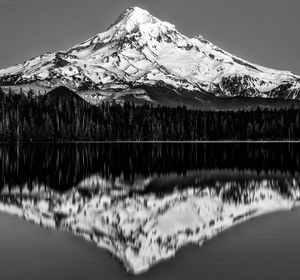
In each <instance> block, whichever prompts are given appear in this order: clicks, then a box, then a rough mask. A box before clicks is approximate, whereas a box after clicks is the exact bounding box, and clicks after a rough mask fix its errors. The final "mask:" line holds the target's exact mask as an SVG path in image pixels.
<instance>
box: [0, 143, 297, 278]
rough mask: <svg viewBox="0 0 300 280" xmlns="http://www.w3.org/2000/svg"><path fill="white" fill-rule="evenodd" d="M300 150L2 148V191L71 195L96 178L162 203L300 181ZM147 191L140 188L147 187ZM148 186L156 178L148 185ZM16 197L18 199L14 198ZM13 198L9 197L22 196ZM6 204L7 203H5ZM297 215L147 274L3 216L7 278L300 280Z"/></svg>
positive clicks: (1, 250) (259, 223) (0, 250)
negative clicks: (219, 188)
mask: <svg viewBox="0 0 300 280" xmlns="http://www.w3.org/2000/svg"><path fill="white" fill-rule="evenodd" d="M299 148H300V145H298V144H143V145H137V144H101V145H100V144H99V145H98V144H77V145H75V144H66V145H51V144H49V145H45V144H32V145H20V146H16V145H5V144H3V145H0V167H1V174H0V187H1V188H2V189H4V188H8V189H9V190H15V189H19V190H20V193H21V190H22V189H23V188H24V186H26V187H27V188H29V189H30V188H31V187H33V186H36V185H41V186H47V187H49V188H51V189H53V190H54V191H56V192H61V193H64V192H66V191H68V190H69V189H71V188H74V187H76V186H78V184H80V182H82V181H83V180H85V179H87V178H89V177H91V176H95V175H97V176H101V178H105V179H106V180H108V181H110V182H114V183H115V184H118V185H119V184H123V185H126V186H127V187H129V188H132V194H134V192H137V191H138V192H143V193H149V192H151V193H152V192H153V193H156V194H159V195H163V194H164V193H168V192H171V191H172V190H174V188H185V187H188V186H195V187H197V188H201V187H203V186H207V185H210V186H215V185H218V184H219V183H220V182H221V183H222V182H233V183H235V184H239V186H244V187H247V185H248V184H249V182H253V181H260V180H268V181H270V182H271V183H272V185H274V187H276V188H278V189H280V191H281V192H282V193H284V192H285V189H286V182H289V181H291V180H294V181H297V182H298V180H299V167H300V166H299V165H300V160H299V159H300V154H299V153H300V149H299ZM146 178H147V179H148V180H147V184H143V187H142V188H138V190H137V188H136V186H137V184H139V183H140V182H141V181H143V180H144V179H146ZM149 178H150V179H149ZM12 193H13V194H12ZM12 193H10V194H9V195H10V199H11V198H12V197H14V198H15V196H16V192H15V191H14V192H12ZM5 199H6V198H5ZM299 259H300V209H299V208H297V209H294V210H292V211H291V212H281V213H273V214H269V215H266V216H263V217H259V218H255V219H253V220H250V221H247V222H246V223H243V224H240V225H238V226H236V227H234V228H231V229H229V230H227V231H226V232H224V233H222V234H220V235H219V236H217V237H216V238H214V239H212V240H211V241H209V242H207V243H204V245H203V246H202V247H201V248H199V247H197V246H192V245H190V246H187V247H185V248H183V249H181V250H180V251H179V252H178V253H177V255H176V257H175V258H173V259H171V260H169V261H166V262H162V263H160V264H158V265H156V266H154V267H152V268H151V269H150V270H149V271H148V272H147V273H145V274H143V275H140V276H131V275H128V274H127V273H126V272H125V270H124V269H123V267H122V266H121V265H120V263H119V262H118V261H117V260H116V259H114V258H113V257H112V256H111V255H110V254H108V253H107V252H106V251H105V250H102V249H99V248H97V247H96V246H94V245H92V244H90V243H88V242H86V241H84V240H82V239H81V238H78V237H74V236H73V235H72V234H69V233H65V232H57V231H54V230H46V229H43V228H41V227H39V226H36V225H32V224H30V223H28V222H26V221H23V220H20V219H18V218H15V217H12V216H10V215H7V214H3V213H0V279H5V280H6V279H18V280H19V279H30V280H33V279H46V280H48V279H64V280H65V279H73V280H76V279H91V280H92V279H222V280H224V279H230V280H234V279H238V280H242V279H249V280H250V279H264V280H265V279H299V275H298V274H299V272H298V268H297V267H298V266H297V265H298V262H299Z"/></svg>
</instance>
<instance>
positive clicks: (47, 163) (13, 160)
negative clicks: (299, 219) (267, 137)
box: [0, 143, 300, 191]
mask: <svg viewBox="0 0 300 280" xmlns="http://www.w3.org/2000/svg"><path fill="white" fill-rule="evenodd" d="M299 148H300V144H296V143H294V144H292V143H284V144H283V143H282V144H280V143H268V144H267V143H264V144H262V143H253V144H250V143H249V144H245V143H236V144H233V143H218V144H211V143H207V144H202V143H201V144H200V143H197V144H196V143H195V144H190V143H185V144H183V143H173V144H167V143H161V144H159V143H155V144H154V143H147V144H136V143H129V144H121V143H110V144H97V143H93V144H86V143H80V144H75V143H74V144H1V145H0V168H1V175H0V188H3V187H4V186H8V187H13V186H20V187H22V186H23V185H25V184H26V185H27V186H28V187H29V188H30V187H31V186H33V185H34V184H43V185H46V186H48V187H50V188H52V189H55V190H59V191H64V190H67V189H70V188H72V187H74V186H76V185H77V184H78V183H79V182H81V181H82V180H84V179H86V178H88V177H90V176H93V175H98V176H100V177H103V178H105V179H108V180H111V179H112V180H113V179H115V178H121V179H122V180H124V181H127V182H131V181H134V180H135V178H137V177H139V178H141V177H142V178H143V177H149V176H152V177H161V176H164V175H169V174H177V175H180V176H181V175H183V176H184V175H186V174H187V173H190V172H195V171H203V170H206V171H208V172H209V171H214V170H231V171H234V170H236V171H238V172H239V173H240V174H242V176H245V177H247V176H254V175H255V176H260V175H261V174H270V173H272V174H273V175H276V174H277V175H278V174H280V176H286V177H293V176H298V175H299V167H300V162H299V159H300V149H299ZM249 172H250V173H249ZM249 174H250V175H249ZM213 179H214V178H210V180H213Z"/></svg>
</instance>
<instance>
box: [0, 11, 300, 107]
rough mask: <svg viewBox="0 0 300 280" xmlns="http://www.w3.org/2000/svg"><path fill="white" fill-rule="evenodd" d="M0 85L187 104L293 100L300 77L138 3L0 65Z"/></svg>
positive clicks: (91, 98)
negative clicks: (100, 28) (78, 38)
mask: <svg viewBox="0 0 300 280" xmlns="http://www.w3.org/2000/svg"><path fill="white" fill-rule="evenodd" d="M0 85H2V86H4V87H5V86H11V87H13V88H15V87H17V88H18V87H23V88H24V91H25V92H26V90H28V89H29V88H31V89H33V90H34V91H36V92H37V93H38V92H40V93H43V92H45V91H48V90H49V89H51V88H53V87H57V86H59V85H64V86H67V87H69V88H70V89H72V90H75V91H78V92H79V93H80V94H81V96H83V97H84V98H86V99H87V100H88V101H89V102H92V103H99V102H101V101H103V100H110V99H112V98H113V99H114V100H119V99H120V100H121V99H123V98H124V96H128V95H130V96H133V98H134V100H136V101H138V100H142V101H147V102H157V100H154V99H153V98H152V97H151V94H149V88H154V89H161V88H165V89H167V90H168V91H169V92H171V95H173V96H176V95H177V96H178V95H179V96H188V97H189V98H190V101H189V102H190V103H192V102H193V101H194V102H196V103H197V102H198V103H199V98H200V99H201V96H203V95H207V94H209V95H210V96H211V95H212V96H217V97H232V96H242V97H269V98H280V99H299V98H300V77H299V76H296V75H293V74H292V73H290V72H286V71H277V70H273V69H269V68H265V67H261V66H259V65H255V64H252V63H249V62H247V61H245V60H243V59H240V58H238V57H236V56H234V55H231V54H230V53H228V52H226V51H223V50H222V49H220V48H218V47H217V46H215V45H214V44H212V43H211V42H209V41H207V40H205V39H204V38H202V37H201V36H197V37H194V38H188V37H187V36H184V35H182V34H181V33H179V32H178V31H177V30H176V28H175V26H174V25H172V24H170V23H167V22H163V21H160V20H159V19H157V18H155V17H153V16H152V15H150V14H149V13H148V12H147V11H145V10H142V9H140V8H129V9H128V10H126V11H125V12H124V13H123V14H122V15H121V16H120V17H119V18H118V19H117V20H116V21H115V23H114V24H112V25H111V26H110V27H109V28H108V29H107V31H105V32H103V33H100V34H97V35H95V36H94V37H92V38H90V39H88V40H87V41H85V42H83V43H80V44H78V45H76V46H74V47H72V48H69V49H67V50H64V51H58V52H53V53H47V54H45V55H41V56H38V57H35V58H32V59H30V60H28V61H26V62H24V63H21V64H19V65H16V66H12V67H9V68H7V69H3V70H0ZM152 91H153V90H152ZM162 95H164V93H162ZM166 99H167V100H169V101H170V102H171V100H172V97H170V96H167V97H166ZM201 102H202V101H201ZM166 103H167V102H166Z"/></svg>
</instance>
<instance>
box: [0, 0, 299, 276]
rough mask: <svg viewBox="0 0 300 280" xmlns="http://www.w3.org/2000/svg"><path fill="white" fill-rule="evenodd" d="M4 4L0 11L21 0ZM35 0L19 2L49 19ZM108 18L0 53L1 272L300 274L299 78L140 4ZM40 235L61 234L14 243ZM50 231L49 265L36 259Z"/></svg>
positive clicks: (15, 7)
mask: <svg viewBox="0 0 300 280" xmlns="http://www.w3.org/2000/svg"><path fill="white" fill-rule="evenodd" d="M0 1H1V0H0ZM3 1H4V2H3V3H2V2H0V9H1V7H3V8H4V9H5V10H7V11H11V13H13V12H16V13H17V11H18V7H19V6H18V5H22V4H19V2H18V1H6V0H3ZM28 1H36V0H28ZM68 1H69V2H70V1H71V0H68ZM75 2H77V1H75V0H74V3H75ZM104 2H105V3H106V1H104ZM127 2H134V1H127ZM142 2H145V1H142ZM187 2H188V1H187ZM192 2H193V1H192ZM94 4H95V3H93V5H94ZM39 5H42V6H43V5H44V7H46V6H47V5H48V4H43V3H39V4H37V3H35V5H32V3H31V2H30V3H28V7H30V8H31V11H33V10H32V9H34V11H35V9H37V10H39V12H40V13H41V15H43V16H44V17H45V20H46V19H47V16H46V14H45V13H44V12H45V11H44V10H43V9H40V7H41V6H39ZM77 5H78V6H76V5H75V4H74V6H69V8H70V9H71V10H74V11H78V10H79V5H81V4H79V3H77ZM97 5H99V3H98V4H97ZM103 5H104V6H105V7H106V8H107V12H108V11H112V10H115V9H116V7H113V4H107V3H106V4H103ZM106 5H108V6H106ZM122 5H123V4H122ZM149 5H150V4H149ZM157 5H158V4H157ZM176 5H177V4H174V7H175V6H176ZM220 5H221V4H220ZM228 5H229V6H230V5H231V4H228ZM274 5H275V6H276V5H277V4H274ZM104 6H103V9H104ZM118 6H120V4H119V5H118ZM142 6H144V5H142ZM181 6H182V7H186V8H187V9H190V8H189V6H188V5H183V4H181ZM246 6H247V5H245V7H246ZM294 6H297V5H296V4H295V3H294ZM294 6H291V7H294ZM108 7H109V8H108ZM162 7H165V6H164V5H162ZM220 7H221V6H220ZM220 7H219V8H220ZM65 8H66V7H65V6H64V4H62V6H61V8H60V7H57V9H59V11H60V9H61V11H65ZM262 9H263V7H262ZM50 10H51V9H50ZM171 10H172V9H171ZM173 12H174V10H173ZM243 12H244V13H247V11H243ZM183 14H184V15H185V13H184V12H183ZM36 15H37V14H36ZM101 15H104V12H103V11H102V12H101ZM257 15H258V14H257ZM0 16H1V12H0ZM212 16H213V14H212ZM186 17H188V14H187V13H186ZM64 18H66V17H64ZM70 20H71V21H73V18H70ZM228 20H229V19H228ZM214 21H215V22H218V18H215V19H214ZM219 21H220V23H219V24H220V28H222V27H221V25H222V22H221V20H220V19H219ZM254 21H255V15H253V24H254ZM241 22H243V21H241ZM111 23H112V24H111V25H109V26H108V27H107V29H106V30H105V29H104V28H103V32H101V33H98V34H96V35H94V36H92V37H91V38H90V39H87V40H85V41H83V42H82V43H78V44H75V45H74V46H73V47H69V48H66V49H64V50H61V51H56V50H52V52H47V53H45V54H42V55H38V53H37V56H35V57H33V58H32V59H29V60H26V61H24V62H22V63H19V64H16V65H14V66H10V67H2V64H0V65H1V68H3V69H2V70H0V168H1V172H0V212H1V214H0V238H1V239H3V240H8V241H5V242H4V243H3V244H2V245H1V244H0V278H1V279H2V277H4V278H3V279H5V280H6V279H17V280H19V279H31V280H32V279H40V278H43V277H45V279H82V277H86V279H99V278H104V279H128V278H132V277H137V278H138V279H168V277H170V276H168V275H172V279H182V278H183V277H185V278H187V279H190V278H191V277H192V276H193V277H194V276H195V278H201V277H202V278H203V279H232V280H234V279H249V280H250V279H264V280H265V279H283V278H286V279H298V278H297V276H298V275H297V273H296V269H295V260H296V259H299V257H300V251H299V250H297V248H298V247H299V242H300V240H298V239H297V238H295V239H293V238H290V237H289V236H297V232H299V233H300V226H295V224H296V222H295V221H297V220H298V219H299V215H300V214H299V208H297V207H298V206H299V202H300V177H299V168H300V154H299V151H300V150H299V144H298V141H299V140H300V106H299V105H300V76H298V75H296V74H293V73H292V72H290V71H281V70H275V69H271V68H267V67H265V66H267V65H265V66H260V65H258V64H257V63H252V62H249V61H248V59H243V58H242V57H241V55H239V56H237V55H234V54H231V53H230V52H228V51H225V50H223V49H222V48H220V47H218V46H217V45H215V44H214V43H212V42H210V41H209V40H207V39H206V38H204V37H203V36H201V35H197V36H186V35H184V34H183V33H182V32H179V31H178V29H177V28H176V27H175V26H174V25H173V24H172V23H169V22H167V21H164V19H158V18H157V17H155V16H154V15H151V13H150V12H148V11H147V10H146V9H142V8H139V7H131V8H128V9H126V10H125V11H124V12H121V11H120V16H119V17H118V18H117V19H113V18H112V19H111ZM174 23H175V24H176V22H174ZM54 25H55V24H54ZM7 28H8V30H9V29H13V26H9V25H7ZM74 28H75V27H74ZM290 28H292V27H290ZM275 31H276V30H275ZM275 31H274V32H275ZM224 32H225V30H224ZM278 32H279V31H278ZM286 32H288V31H286ZM10 36H13V35H10ZM67 36H68V34H66V35H65V37H67ZM73 36H74V35H73ZM249 36H250V35H249ZM295 36H296V35H295ZM244 39H245V37H244ZM254 45H255V42H253V46H254ZM24 47H25V48H26V44H25V45H24ZM3 48H4V47H3ZM274 48H275V46H274ZM0 49H1V44H0ZM270 51H272V46H270ZM232 53H234V51H233V52H232ZM0 55H1V54H0ZM283 55H286V57H288V54H287V53H285V54H284V53H283ZM24 58H25V57H24ZM25 59H26V58H25ZM294 59H295V60H297V59H298V57H295V58H294ZM274 60H275V61H280V59H279V58H278V57H277V58H276V57H275V56H274ZM294 209H295V210H294ZM291 210H293V211H291ZM279 211H280V212H281V213H280V214H278V213H276V214H275V212H279ZM288 211H289V212H288ZM282 212H285V214H286V216H284V217H289V218H286V219H285V218H284V219H282V218H280V217H282V216H280V215H283V214H282ZM271 213H272V214H271ZM266 214H270V215H266ZM258 216H262V217H260V218H257V219H253V220H254V221H252V223H251V224H250V223H249V224H248V222H247V223H244V222H246V221H248V220H250V219H252V218H254V217H258ZM270 217H272V218H270ZM10 219H14V220H10ZM21 219H22V220H24V221H25V222H28V223H31V225H30V226H31V228H30V230H29V231H28V230H24V228H23V224H21V223H24V221H21ZM270 219H274V221H275V222H274V223H273V227H275V230H274V229H272V226H271V224H272V222H271V220H270ZM13 221H17V222H16V223H15V224H14V222H13ZM264 221H265V225H268V223H269V222H271V224H270V227H268V226H266V227H265V228H263V227H261V226H262V224H264ZM287 221H288V222H287ZM241 224H242V225H241ZM283 224H284V226H281V225H283ZM236 225H238V226H236ZM277 225H278V226H277ZM10 227H11V228H10ZM15 228H20V232H19V230H17V229H15ZM2 229H3V230H2ZM271 229H272V230H271ZM23 230H24V233H23ZM253 230H256V231H257V232H259V233H257V232H256V235H255V234H254V233H253ZM9 232H11V233H13V234H12V235H10V234H9ZM28 232H31V233H30V234H29V233H28ZM45 232H52V233H55V234H57V235H55V236H52V238H51V237H50V238H49V239H48V238H47V242H42V243H43V246H45V249H42V247H41V246H37V245H36V246H33V247H34V248H35V250H37V251H34V253H33V254H32V255H31V256H30V254H28V255H26V256H25V254H24V251H26V250H25V249H21V248H25V247H26V244H27V241H28V242H30V240H31V242H33V244H35V237H36V242H38V240H41V239H43V238H44V237H41V236H42V235H43V234H44V233H45ZM231 234H232V236H233V237H232V238H233V239H234V240H236V244H233V245H232V243H230V241H229V239H228V237H231ZM248 234H249V236H250V235H251V234H252V237H253V239H251V238H249V239H248V237H249V236H248ZM29 235H30V236H29ZM20 236H22V238H23V240H22V245H21V246H20V245H19V246H17V245H16V244H18V240H19V239H18V238H19V237H20ZM74 236H75V237H76V238H77V239H76V240H75V241H76V242H75V243H76V246H75V247H76V248H77V246H79V247H80V248H81V249H80V252H83V251H84V252H85V253H80V254H79V255H80V258H82V259H80V264H79V265H76V263H77V261H78V260H77V259H76V258H75V253H74V251H73V250H74V247H72V246H69V245H68V244H69V242H70V240H73V239H71V238H74ZM226 236H227V238H226ZM61 238H63V240H65V241H63V242H62V241H61V240H62V239H61ZM64 238H66V239H64ZM82 240H85V241H87V242H85V243H82V244H81V243H79V242H82ZM239 240H242V241H239ZM243 240H245V241H243ZM61 242H62V243H61ZM72 242H73V241H72ZM29 244H30V243H28V246H31V245H29ZM36 244H38V243H36ZM57 244H62V245H59V248H58V249H57V251H55V253H54V254H56V257H51V261H49V262H48V265H49V263H51V266H53V269H50V268H49V266H47V264H46V265H45V263H43V259H46V260H47V259H48V257H49V256H50V252H52V251H51V250H52V248H54V247H55V245H57ZM77 244H80V245H77ZM218 244H219V245H218ZM220 244H221V245H220ZM245 244H246V245H245ZM243 245H244V246H246V247H243ZM53 246H54V247H53ZM81 246H82V247H81ZM86 246H91V247H86ZM195 246H197V250H195ZM214 246H217V247H214ZM218 246H220V247H218ZM226 246H229V247H230V250H229V252H228V251H226V250H224V248H226ZM276 246H278V250H277V251H276V254H278V257H277V258H275V255H276V254H274V248H277V247H276ZM19 247H20V248H19ZM82 248H84V249H82ZM94 248H97V250H99V252H105V254H107V253H109V255H110V258H109V260H107V259H106V257H103V256H104V255H100V253H99V264H98V263H97V264H96V272H95V270H94V269H95V266H94V267H93V268H91V267H92V266H91V264H92V262H89V263H87V262H84V261H83V260H86V259H92V260H93V261H95V258H96V257H92V256H94V254H96V253H95V252H94V251H92V250H93V249H94ZM216 248H220V249H216ZM242 248H244V249H245V250H244V251H243V249H242ZM258 248H264V249H265V251H264V252H261V251H259V250H258ZM279 248H280V249H279ZM214 250H216V252H217V253H214V254H213V255H217V256H216V260H217V261H216V263H215V262H214V258H215V257H214V256H213V258H212V259H210V256H211V255H212V253H211V252H215V251H214ZM222 250H223V251H222ZM286 252H287V253H286ZM34 254H37V255H38V256H43V257H42V258H40V257H38V258H36V257H35V255H34ZM52 254H53V253H51V256H52ZM65 254H66V255H65ZM97 254H98V251H97ZM202 254H203V255H202ZM63 255H64V256H66V257H62V256H63ZM287 255H288V256H287ZM7 256H8V257H7ZM97 256H98V255H97ZM105 256H106V255H105ZM177 256H178V260H177ZM182 256H185V257H182ZM249 256H250V257H249ZM11 257H12V259H10V258H11ZM14 257H18V258H21V259H22V261H17V262H14V260H13V258H14ZM49 258H50V257H49ZM56 258H57V260H56ZM97 258H98V257H97ZM225 259H226V261H225ZM66 260H67V261H66ZM198 260H199V263H198ZM227 261H228V262H227ZM10 262H14V266H10V265H8V263H10ZM178 262H179V263H178ZM28 263H31V266H28ZM32 263H34V264H32ZM104 263H107V264H106V265H104ZM245 263H246V264H247V265H249V267H248V268H247V266H246V265H245ZM1 264H3V268H2V267H1ZM81 264H82V267H81ZM59 265H60V266H59ZM98 266H99V267H98ZM55 267H57V268H58V267H60V269H55ZM61 267H62V268H61ZM70 267H72V269H70ZM179 267H182V268H183V272H182V273H183V274H182V273H181V272H178V268H179ZM211 267H212V269H210V268H211ZM79 268H80V271H79ZM98 269H99V272H98ZM77 270H78V272H77ZM91 271H93V275H92V274H91ZM260 271H261V272H262V273H261V274H260ZM185 274H186V275H185ZM1 275H2V276H1ZM83 275H84V276H83ZM184 275H185V276H184Z"/></svg>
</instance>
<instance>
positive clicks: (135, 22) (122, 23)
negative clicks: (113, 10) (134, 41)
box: [108, 7, 175, 32]
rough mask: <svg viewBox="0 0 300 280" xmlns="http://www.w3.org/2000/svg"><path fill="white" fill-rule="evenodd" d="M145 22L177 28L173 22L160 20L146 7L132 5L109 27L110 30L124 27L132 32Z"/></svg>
mask: <svg viewBox="0 0 300 280" xmlns="http://www.w3.org/2000/svg"><path fill="white" fill-rule="evenodd" d="M144 24H151V25H157V26H165V27H167V28H168V29H175V26H174V25H173V24H170V23H168V22H163V21H161V20H159V19H158V18H156V17H154V16H152V15H151V14H150V13H149V12H148V11H146V10H144V9H141V8H139V7H130V8H128V9H127V10H126V11H125V12H123V13H122V14H121V15H120V16H119V17H118V18H117V20H116V21H115V22H114V23H113V24H112V25H110V26H109V27H108V30H109V29H112V28H120V27H123V28H125V29H126V30H127V31H129V32H130V31H132V30H133V29H134V28H135V27H136V26H141V25H144Z"/></svg>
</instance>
